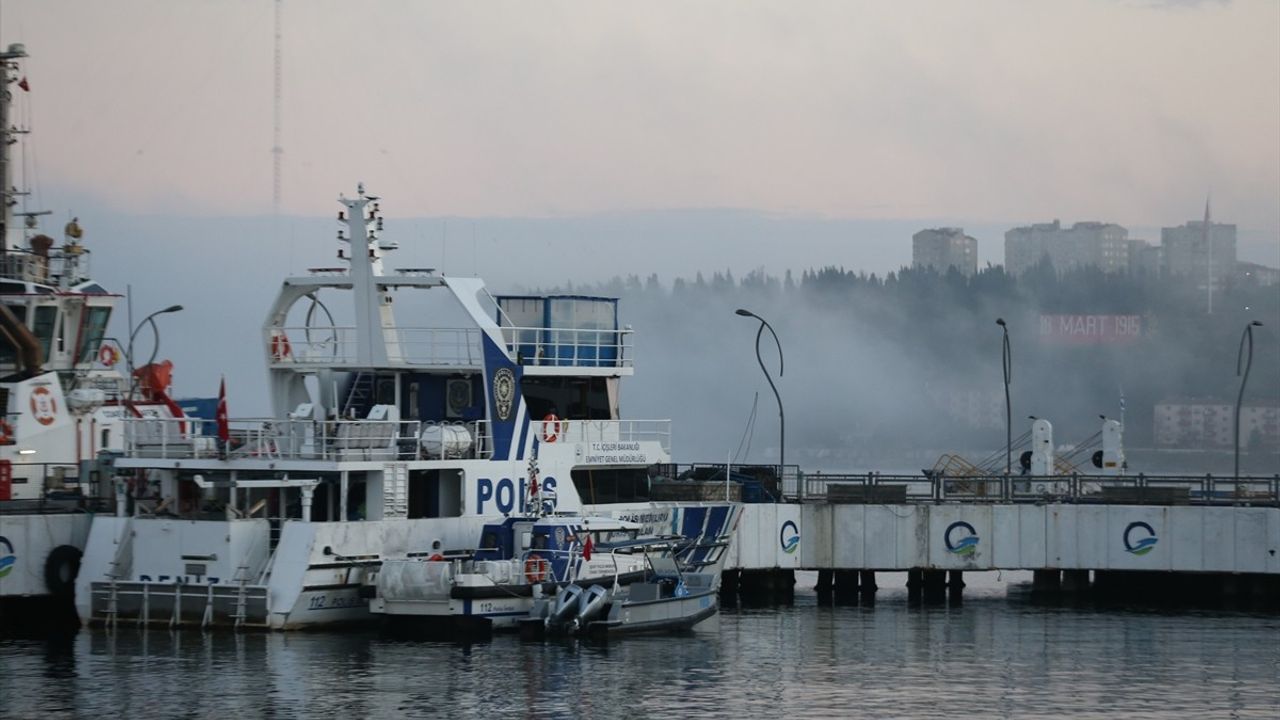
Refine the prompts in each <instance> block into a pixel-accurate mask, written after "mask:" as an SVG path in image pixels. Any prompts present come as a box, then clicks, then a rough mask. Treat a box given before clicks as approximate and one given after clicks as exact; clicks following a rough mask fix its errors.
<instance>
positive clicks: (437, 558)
mask: <svg viewBox="0 0 1280 720" xmlns="http://www.w3.org/2000/svg"><path fill="white" fill-rule="evenodd" d="M427 560H428V561H429V562H442V561H443V560H444V556H443V555H441V554H440V553H436V554H435V555H432V556H431V557H429V558H427Z"/></svg>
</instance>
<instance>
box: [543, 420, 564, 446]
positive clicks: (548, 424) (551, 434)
mask: <svg viewBox="0 0 1280 720" xmlns="http://www.w3.org/2000/svg"><path fill="white" fill-rule="evenodd" d="M563 432H564V422H562V421H561V420H560V418H558V417H556V414H555V413H547V416H546V417H544V418H542V441H543V442H549V443H553V442H555V441H556V438H558V437H560V434H561V433H563Z"/></svg>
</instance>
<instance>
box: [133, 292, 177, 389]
mask: <svg viewBox="0 0 1280 720" xmlns="http://www.w3.org/2000/svg"><path fill="white" fill-rule="evenodd" d="M181 310H182V306H181V305H170V306H169V307H167V308H165V309H163V310H157V311H155V312H153V313H151V314H150V315H148V316H146V317H145V318H143V319H142V322H140V323H138V324H137V326H136V327H134V328H133V332H131V333H129V346H128V348H126V351H125V354H126V360H127V361H128V365H129V400H130V401H132V400H133V370H134V367H133V340H134V338H136V337H138V332H139V331H140V330H142V326H143V325H148V324H150V325H151V332H152V334H153V335H154V336H155V339H156V342H155V346H154V347H153V348H152V349H151V359H150V360H148V361H147V362H148V364H150V363H151V362H152V361H154V360H155V357H156V353H158V352H160V329H159V328H157V327H156V320H155V318H156V316H157V315H164V314H165V313H175V312H179V311H181Z"/></svg>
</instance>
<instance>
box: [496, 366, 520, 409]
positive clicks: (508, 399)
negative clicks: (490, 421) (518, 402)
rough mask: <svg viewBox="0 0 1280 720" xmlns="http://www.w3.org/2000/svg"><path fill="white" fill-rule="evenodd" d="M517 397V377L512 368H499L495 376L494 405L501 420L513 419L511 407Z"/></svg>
mask: <svg viewBox="0 0 1280 720" xmlns="http://www.w3.org/2000/svg"><path fill="white" fill-rule="evenodd" d="M515 397H516V375H515V373H513V372H511V368H498V371H497V372H495V373H494V374H493V404H494V405H495V406H496V407H495V408H494V409H495V410H496V411H497V414H498V419H499V420H510V419H511V405H512V401H513V400H515Z"/></svg>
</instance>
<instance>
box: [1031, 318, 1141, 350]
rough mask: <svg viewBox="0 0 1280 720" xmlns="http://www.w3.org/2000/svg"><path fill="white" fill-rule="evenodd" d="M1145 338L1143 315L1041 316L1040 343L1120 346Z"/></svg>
mask: <svg viewBox="0 0 1280 720" xmlns="http://www.w3.org/2000/svg"><path fill="white" fill-rule="evenodd" d="M1141 337H1142V316H1141V315H1041V316H1040V339H1041V340H1042V341H1044V342H1049V343H1054V344H1061V345H1117V344H1124V343H1131V342H1134V341H1136V340H1138V339H1139V338H1141Z"/></svg>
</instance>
